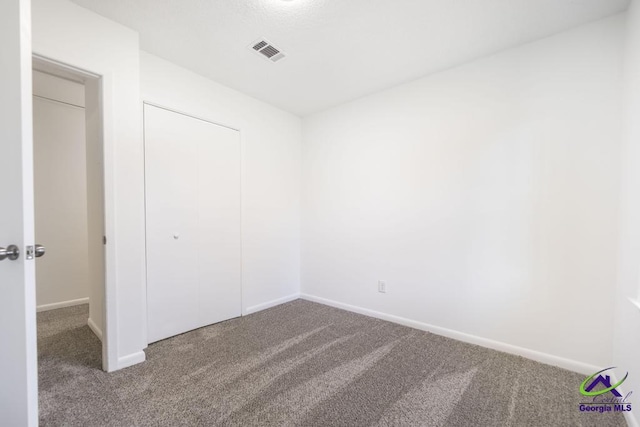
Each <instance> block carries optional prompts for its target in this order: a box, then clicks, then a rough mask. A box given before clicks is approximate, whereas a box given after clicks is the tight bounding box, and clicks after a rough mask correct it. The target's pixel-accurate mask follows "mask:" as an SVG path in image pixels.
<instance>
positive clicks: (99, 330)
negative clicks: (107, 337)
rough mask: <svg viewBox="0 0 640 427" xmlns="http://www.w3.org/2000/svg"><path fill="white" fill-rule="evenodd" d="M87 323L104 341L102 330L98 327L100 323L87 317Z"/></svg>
mask: <svg viewBox="0 0 640 427" xmlns="http://www.w3.org/2000/svg"><path fill="white" fill-rule="evenodd" d="M87 325H89V328H90V329H91V330H92V331H93V333H94V334H96V336H97V337H98V339H99V340H100V341H102V330H101V329H100V328H98V325H96V323H95V322H94V321H93V320H92V319H91V318H89V319H87Z"/></svg>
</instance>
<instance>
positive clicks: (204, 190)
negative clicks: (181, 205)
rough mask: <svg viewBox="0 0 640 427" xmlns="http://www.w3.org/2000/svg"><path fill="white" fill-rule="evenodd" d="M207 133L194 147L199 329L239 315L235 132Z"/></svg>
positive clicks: (218, 129) (220, 129)
mask: <svg viewBox="0 0 640 427" xmlns="http://www.w3.org/2000/svg"><path fill="white" fill-rule="evenodd" d="M209 126H211V125H209ZM211 131H212V132H213V134H214V135H213V136H214V138H213V140H207V141H201V142H200V144H199V146H198V150H199V156H198V162H199V164H198V174H199V176H198V183H199V184H198V185H199V191H198V195H199V212H200V221H199V224H200V242H199V250H198V255H199V257H200V262H199V264H200V311H199V313H200V321H201V322H202V324H204V325H207V324H211V323H215V322H219V321H221V320H226V319H230V318H232V317H237V316H240V314H241V313H240V312H241V302H240V300H241V295H240V281H241V273H240V272H241V260H240V256H241V251H240V139H239V132H238V131H234V130H231V129H228V128H224V127H221V126H218V127H215V128H213V129H211Z"/></svg>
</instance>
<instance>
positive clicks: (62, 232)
mask: <svg viewBox="0 0 640 427" xmlns="http://www.w3.org/2000/svg"><path fill="white" fill-rule="evenodd" d="M33 132H34V138H33V158H34V201H35V237H36V241H37V242H38V243H40V244H42V245H43V246H44V248H45V251H46V256H43V257H42V258H39V259H38V260H37V262H36V304H37V311H38V314H37V323H38V360H39V366H40V369H39V374H40V375H41V376H43V375H44V376H46V375H47V370H46V366H47V360H48V358H57V359H60V358H61V357H62V358H64V360H65V363H67V364H69V366H70V367H71V366H73V367H77V368H90V369H105V370H106V366H105V362H106V357H105V355H106V339H103V338H105V337H106V335H105V330H106V316H105V243H106V241H105V237H104V236H105V235H106V233H105V205H104V200H105V199H104V197H105V196H104V149H103V138H102V106H101V79H100V77H99V76H97V75H93V74H91V73H87V72H84V71H81V70H76V69H72V68H68V67H65V66H63V65H61V64H58V63H55V62H52V61H49V60H46V59H44V58H39V57H36V56H34V58H33ZM36 255H38V253H36Z"/></svg>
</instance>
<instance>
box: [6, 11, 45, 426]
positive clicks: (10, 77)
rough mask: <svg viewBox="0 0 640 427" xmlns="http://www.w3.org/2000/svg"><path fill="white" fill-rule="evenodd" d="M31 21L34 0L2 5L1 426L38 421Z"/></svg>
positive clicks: (22, 424)
mask: <svg viewBox="0 0 640 427" xmlns="http://www.w3.org/2000/svg"><path fill="white" fill-rule="evenodd" d="M30 37H31V16H30V2H29V1H28V0H2V1H0V41H1V43H2V44H1V45H0V174H1V176H2V179H0V247H2V248H3V249H6V248H7V247H9V245H15V247H17V249H18V250H19V256H18V258H17V259H16V260H11V259H9V258H5V255H6V254H5V253H4V251H3V252H2V254H1V255H0V258H4V259H3V260H2V261H0V424H2V425H6V426H31V425H37V423H38V389H37V353H36V325H35V321H36V318H35V313H36V305H35V302H36V301H35V277H34V276H35V263H34V261H33V260H26V258H25V246H27V245H30V246H33V244H34V242H33V163H32V162H33V159H32V152H31V151H32V129H31V39H30Z"/></svg>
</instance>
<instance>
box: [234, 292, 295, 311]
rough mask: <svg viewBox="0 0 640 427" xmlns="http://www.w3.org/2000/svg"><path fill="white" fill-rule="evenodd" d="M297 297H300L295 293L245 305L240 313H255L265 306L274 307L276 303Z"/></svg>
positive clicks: (265, 307) (264, 308)
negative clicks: (256, 303) (248, 305)
mask: <svg viewBox="0 0 640 427" xmlns="http://www.w3.org/2000/svg"><path fill="white" fill-rule="evenodd" d="M298 298H300V294H298V293H296V294H292V295H289V296H286V297H283V298H278V299H274V300H272V301H267V302H264V303H262V304H258V305H254V306H251V307H247V308H245V309H244V312H243V313H242V315H243V316H246V315H248V314H252V313H257V312H258V311H262V310H266V309H267V308H271V307H275V306H276V305H280V304H284V303H285V302H289V301H293V300H296V299H298Z"/></svg>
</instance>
